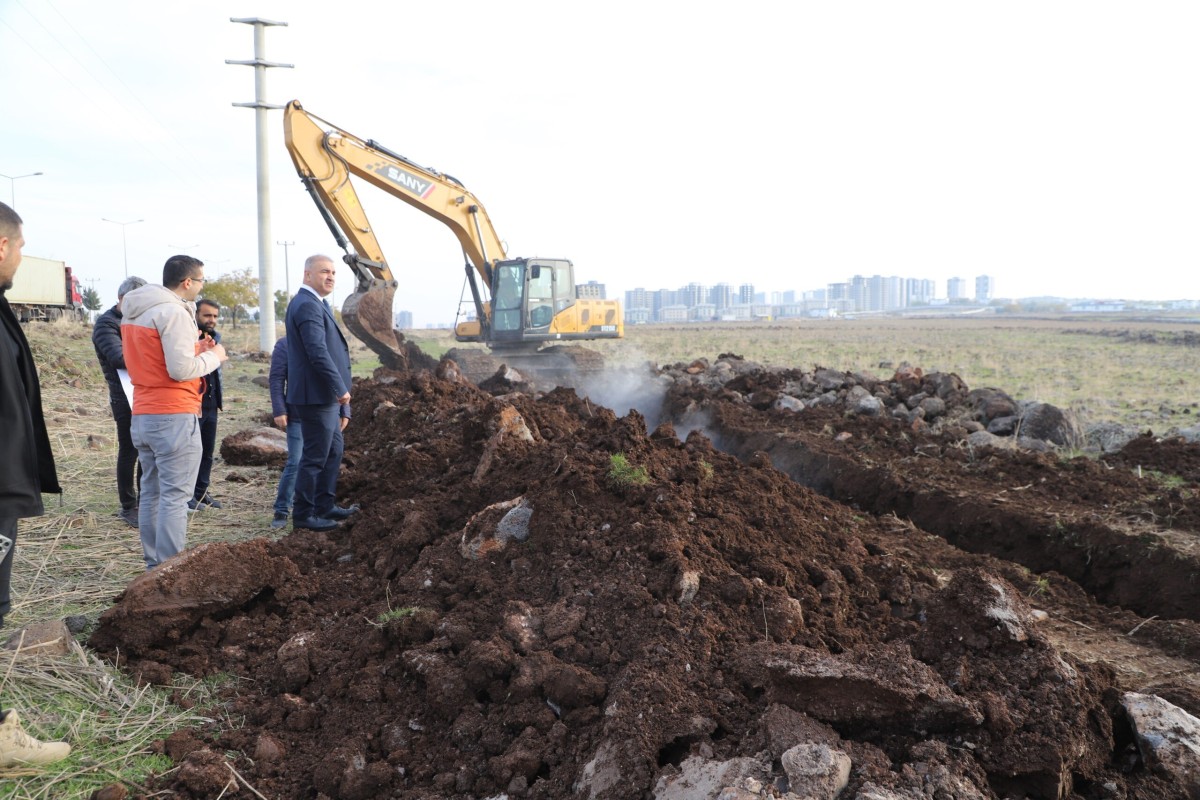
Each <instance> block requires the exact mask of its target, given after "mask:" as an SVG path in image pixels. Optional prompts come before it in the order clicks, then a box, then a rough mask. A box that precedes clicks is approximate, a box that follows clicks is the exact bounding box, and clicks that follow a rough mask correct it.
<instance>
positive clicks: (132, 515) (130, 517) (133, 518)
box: [117, 506, 138, 528]
mask: <svg viewBox="0 0 1200 800" xmlns="http://www.w3.org/2000/svg"><path fill="white" fill-rule="evenodd" d="M117 516H118V517H120V518H121V519H122V520H124V521H125V523H126V524H128V525H130V526H132V527H134V528H136V527H137V526H138V509H137V506H134V507H133V508H122V509H121V510H120V511H119V512H117Z"/></svg>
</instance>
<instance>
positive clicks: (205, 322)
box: [188, 297, 225, 511]
mask: <svg viewBox="0 0 1200 800" xmlns="http://www.w3.org/2000/svg"><path fill="white" fill-rule="evenodd" d="M220 319H221V306H220V304H219V303H217V301H216V300H209V299H208V298H207V297H202V298H200V299H199V300H197V301H196V327H197V328H199V329H200V339H201V340H204V339H212V340H213V341H214V342H216V343H217V344H220V343H221V332H220V331H218V330H217V322H218V320H220ZM224 407H225V406H224V402H223V399H222V397H221V368H220V367H217V368H216V369H214V370H213V371H212V372H210V373H208V374H207V375H205V376H204V397H203V398H202V399H201V401H200V471H199V472H197V473H196V490H195V491H194V492H193V493H192V499H191V500H189V501H188V508H190V509H192V510H193V511H196V510H199V509H201V508H220V507H221V501H220V500H218V499H217V498H215V497H213V496H212V492H210V491H208V486H209V483H210V482H211V481H212V465H213V451H214V450H215V449H216V447H217V415H218V414H219V413H220V412H221V410H222V409H223V408H224Z"/></svg>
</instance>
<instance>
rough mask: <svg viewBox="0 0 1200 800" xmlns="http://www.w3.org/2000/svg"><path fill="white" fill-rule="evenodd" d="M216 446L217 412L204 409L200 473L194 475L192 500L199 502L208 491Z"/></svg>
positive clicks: (201, 418) (201, 417) (201, 429)
mask: <svg viewBox="0 0 1200 800" xmlns="http://www.w3.org/2000/svg"><path fill="white" fill-rule="evenodd" d="M216 446H217V410H216V409H215V408H206V409H204V413H202V414H201V415H200V471H199V472H197V473H196V491H195V493H194V494H193V495H192V497H193V498H195V499H196V500H199V499H200V498H201V497H204V493H205V492H207V491H208V484H209V480H210V479H211V478H212V465H213V450H214V449H215V448H216Z"/></svg>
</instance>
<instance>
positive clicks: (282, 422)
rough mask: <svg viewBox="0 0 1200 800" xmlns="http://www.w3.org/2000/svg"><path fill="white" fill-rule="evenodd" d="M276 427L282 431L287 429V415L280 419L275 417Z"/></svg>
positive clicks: (281, 416) (282, 415)
mask: <svg viewBox="0 0 1200 800" xmlns="http://www.w3.org/2000/svg"><path fill="white" fill-rule="evenodd" d="M275 427H276V428H279V429H281V430H286V429H287V414H280V415H279V416H278V417H275Z"/></svg>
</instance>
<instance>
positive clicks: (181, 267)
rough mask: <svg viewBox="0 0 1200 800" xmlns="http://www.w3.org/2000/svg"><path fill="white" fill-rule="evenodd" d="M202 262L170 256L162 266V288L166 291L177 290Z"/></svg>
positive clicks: (188, 257)
mask: <svg viewBox="0 0 1200 800" xmlns="http://www.w3.org/2000/svg"><path fill="white" fill-rule="evenodd" d="M203 266H204V262H203V261H201V260H200V259H198V258H192V257H191V256H182V255H180V256H171V257H170V258H168V259H167V263H166V264H163V286H165V287H167V288H168V289H178V288H179V287H180V286H181V285H182V284H183V282H184V281H186V280H187V279H188V278H190V277H192V275H193V274H194V273H195V272H196V270H197V269H198V268H199V267H203Z"/></svg>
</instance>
